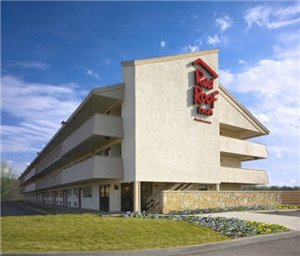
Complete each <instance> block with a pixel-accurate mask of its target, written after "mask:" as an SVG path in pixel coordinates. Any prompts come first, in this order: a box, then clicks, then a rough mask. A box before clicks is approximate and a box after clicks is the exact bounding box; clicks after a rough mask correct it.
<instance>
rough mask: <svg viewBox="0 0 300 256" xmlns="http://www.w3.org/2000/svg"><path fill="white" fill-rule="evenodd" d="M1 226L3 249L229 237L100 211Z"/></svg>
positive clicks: (13, 220)
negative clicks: (112, 215) (103, 215)
mask: <svg viewBox="0 0 300 256" xmlns="http://www.w3.org/2000/svg"><path fill="white" fill-rule="evenodd" d="M1 227H2V230H1V241H2V251H3V252H50V251H98V250H99V251H100V250H128V249H145V248H163V247H174V246H184V245H193V244H202V243H210V242H217V241H222V240H226V239H229V238H228V237H225V236H223V235H221V234H219V233H217V232H215V231H213V230H211V229H208V228H205V227H200V226H196V225H193V224H189V223H187V222H179V221H172V220H156V219H137V218H118V217H105V218H103V217H100V216H98V215H96V214H63V215H38V216H21V217H1Z"/></svg>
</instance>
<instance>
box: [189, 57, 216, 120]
mask: <svg viewBox="0 0 300 256" xmlns="http://www.w3.org/2000/svg"><path fill="white" fill-rule="evenodd" d="M193 65H194V66H195V67H196V70H195V87H194V101H193V103H194V104H195V105H197V113H198V114H200V115H205V116H212V115H213V108H214V106H215V105H214V102H215V101H216V100H217V98H216V95H217V94H219V92H218V91H217V90H215V91H213V92H209V91H211V90H212V89H213V88H214V80H215V79H216V78H218V74H217V73H216V72H215V71H214V70H212V69H211V68H210V67H209V66H208V65H207V64H206V63H205V62H204V61H203V60H201V59H200V58H199V59H197V60H195V61H194V62H193ZM199 66H200V67H201V68H200V67H199ZM205 73H208V75H209V77H206V76H205Z"/></svg>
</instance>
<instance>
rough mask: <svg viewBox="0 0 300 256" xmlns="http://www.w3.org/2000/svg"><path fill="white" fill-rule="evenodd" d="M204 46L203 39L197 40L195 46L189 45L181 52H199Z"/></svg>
mask: <svg viewBox="0 0 300 256" xmlns="http://www.w3.org/2000/svg"><path fill="white" fill-rule="evenodd" d="M201 45H202V40H201V39H196V40H195V41H194V43H193V44H188V45H185V46H183V47H182V48H181V49H180V52H198V51H200V47H201Z"/></svg>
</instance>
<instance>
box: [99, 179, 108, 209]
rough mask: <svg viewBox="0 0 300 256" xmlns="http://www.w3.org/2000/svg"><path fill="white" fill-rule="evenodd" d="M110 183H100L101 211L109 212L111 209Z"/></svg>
mask: <svg viewBox="0 0 300 256" xmlns="http://www.w3.org/2000/svg"><path fill="white" fill-rule="evenodd" d="M109 187H110V185H109V184H105V185H100V186H99V193H100V195H99V196H100V211H103V212H108V211H109Z"/></svg>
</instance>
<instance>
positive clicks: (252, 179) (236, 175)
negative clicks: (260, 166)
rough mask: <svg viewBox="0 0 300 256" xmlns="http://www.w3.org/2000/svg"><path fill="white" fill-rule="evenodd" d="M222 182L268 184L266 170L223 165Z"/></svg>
mask: <svg viewBox="0 0 300 256" xmlns="http://www.w3.org/2000/svg"><path fill="white" fill-rule="evenodd" d="M221 182H223V183H239V184H268V176H267V173H266V171H263V170H252V169H242V168H231V167H221Z"/></svg>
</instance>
